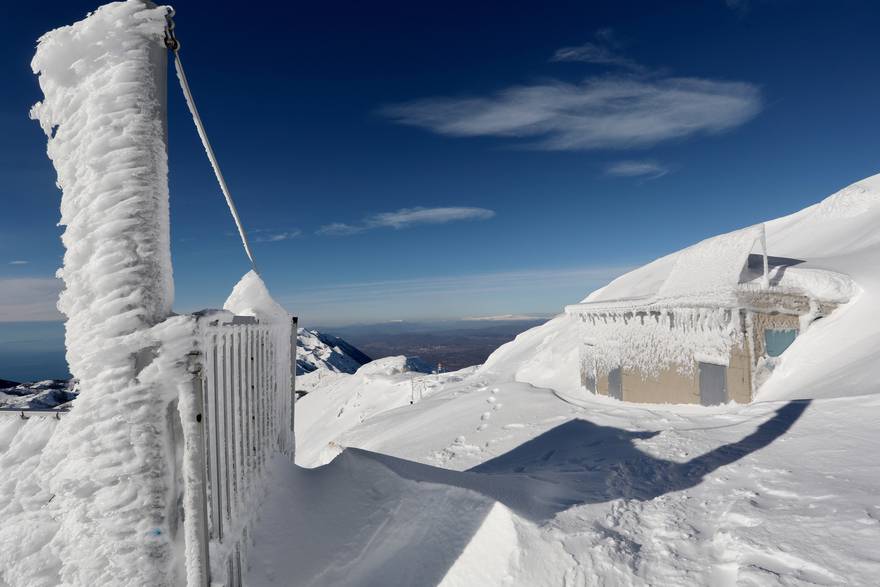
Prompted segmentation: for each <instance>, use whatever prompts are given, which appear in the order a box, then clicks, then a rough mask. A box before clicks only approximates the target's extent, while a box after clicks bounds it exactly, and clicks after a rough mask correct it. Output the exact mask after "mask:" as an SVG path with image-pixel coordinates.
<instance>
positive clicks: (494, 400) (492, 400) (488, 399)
mask: <svg viewBox="0 0 880 587" xmlns="http://www.w3.org/2000/svg"><path fill="white" fill-rule="evenodd" d="M486 401H487V402H489V403H490V404H494V403H495V402H497V401H498V400H497V399H495V397H494V396H493V397H489V398H486Z"/></svg>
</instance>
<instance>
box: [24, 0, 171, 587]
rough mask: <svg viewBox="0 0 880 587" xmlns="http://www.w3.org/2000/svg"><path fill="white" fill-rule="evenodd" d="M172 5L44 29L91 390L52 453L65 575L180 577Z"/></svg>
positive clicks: (40, 53) (69, 334)
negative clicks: (168, 34) (172, 327)
mask: <svg viewBox="0 0 880 587" xmlns="http://www.w3.org/2000/svg"><path fill="white" fill-rule="evenodd" d="M165 15H166V9H165V8H163V7H156V5H155V4H153V3H151V2H147V1H145V0H127V1H125V2H117V3H113V4H108V5H106V6H102V7H101V8H99V9H97V10H96V11H95V12H93V13H91V14H90V15H89V16H88V17H87V18H85V19H84V20H82V21H80V22H77V23H75V24H73V25H70V26H65V27H62V28H59V29H56V30H54V31H51V32H49V33H47V34H46V35H44V36H43V37H42V38H41V39H40V41H39V45H38V48H37V52H36V55H35V56H34V59H33V62H32V68H33V70H34V73H36V74H37V75H38V76H39V83H40V88H41V89H42V91H43V94H44V99H43V100H42V102H39V103H37V104H36V105H34V107H33V109H32V111H31V116H32V118H34V119H36V120H38V121H39V123H40V126H41V127H42V129H43V131H44V132H45V133H46V136H47V138H48V154H49V158H50V159H51V160H52V163H53V164H54V166H55V170H56V172H57V184H58V186H59V188H61V190H62V198H61V220H60V224H61V225H62V226H64V227H65V230H64V234H63V236H62V241H63V243H64V246H65V248H66V252H65V255H64V265H63V267H62V268H61V269H60V270H59V272H58V274H59V276H60V277H61V278H62V279H63V280H64V291H63V292H62V294H61V297H60V300H59V303H58V307H59V309H60V310H61V311H62V312H63V313H64V314H65V316H66V317H67V321H66V326H65V328H66V347H67V360H68V363H69V366H70V372H71V373H72V375H73V377H74V378H76V379H77V381H78V386H79V389H80V397H79V399H77V401H76V404H75V406H74V408H73V410H72V411H71V414H70V417H69V418H66V419H65V420H64V421H62V422H61V424H59V430H58V433H57V434H56V435H55V436H54V437H53V439H52V442H51V443H50V445H49V446H48V447H47V454H46V455H44V460H45V461H47V462H49V461H52V460H53V459H55V460H57V463H56V464H55V465H54V467H55V469H54V470H53V475H52V477H51V485H50V487H49V488H48V491H50V492H52V493H54V494H55V495H56V497H55V499H54V500H53V501H52V503H51V505H50V506H49V507H50V508H51V509H52V510H53V512H54V513H53V516H54V517H55V518H56V519H57V520H58V525H59V528H58V535H59V537H56V540H59V541H61V543H62V544H64V552H63V556H62V557H61V567H60V570H59V578H60V582H63V583H66V584H80V585H105V584H117V585H122V584H152V585H159V584H169V583H170V582H171V572H172V571H171V562H170V561H171V560H172V556H171V545H172V544H173V543H172V540H173V536H170V534H172V533H173V528H174V526H175V524H174V523H173V521H170V520H171V518H173V517H174V516H175V515H176V511H175V510H174V508H173V506H171V505H169V504H170V503H171V501H172V492H173V490H174V485H173V483H174V481H173V475H172V474H171V473H170V472H169V467H170V465H169V461H171V462H173V458H170V457H169V455H168V450H169V448H168V438H169V434H168V430H169V429H168V423H169V421H168V419H167V418H168V406H169V402H170V401H172V399H173V398H175V397H176V390H175V389H173V388H174V386H173V384H171V383H168V381H170V379H168V378H167V375H166V378H165V379H162V375H161V374H160V373H158V371H160V370H161V369H160V368H159V367H158V366H157V365H156V364H155V363H156V358H157V357H158V356H160V353H161V347H160V345H158V344H157V343H156V342H155V338H154V336H153V333H152V332H151V330H150V329H151V327H153V326H155V325H157V324H159V323H160V322H162V321H163V320H165V319H166V318H167V317H168V315H169V313H170V309H171V303H172V297H173V287H172V275H171V254H170V246H169V215H168V182H167V171H168V165H167V153H166V118H165V117H166V77H167V74H166V67H167V55H166V49H165V47H164V45H163V37H164V29H165ZM163 381H164V382H165V383H166V385H163ZM169 387H170V388H171V389H170V390H169V389H168V388H169ZM47 466H48V465H47Z"/></svg>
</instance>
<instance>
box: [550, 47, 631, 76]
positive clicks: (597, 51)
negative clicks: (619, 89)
mask: <svg viewBox="0 0 880 587" xmlns="http://www.w3.org/2000/svg"><path fill="white" fill-rule="evenodd" d="M550 61H576V62H581V63H594V64H596V65H611V66H614V67H622V68H624V69H629V70H630V71H634V72H639V73H642V72H645V71H647V68H646V67H644V66H643V65H640V64H639V63H636V62H635V61H633V60H632V59H630V58H628V57H625V56H623V55H621V54H619V53H617V52H616V51H614V50H612V49H609V48H608V47H605V46H603V45H599V44H597V43H584V44H583V45H578V46H577V47H562V48H561V49H557V50H556V53H554V54H553V57H552V58H551V59H550Z"/></svg>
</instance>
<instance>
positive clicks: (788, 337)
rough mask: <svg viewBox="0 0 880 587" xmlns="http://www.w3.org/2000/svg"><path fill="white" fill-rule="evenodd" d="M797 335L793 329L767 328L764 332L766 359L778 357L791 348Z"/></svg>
mask: <svg viewBox="0 0 880 587" xmlns="http://www.w3.org/2000/svg"><path fill="white" fill-rule="evenodd" d="M797 335H798V331H797V329H794V328H791V329H786V330H782V329H775V328H768V329H767V330H765V331H764V352H765V353H766V354H767V356H768V357H778V356H779V355H781V354H782V353H784V352H785V349H787V348H788V347H790V346H791V343H793V342H794V339H795V338H797Z"/></svg>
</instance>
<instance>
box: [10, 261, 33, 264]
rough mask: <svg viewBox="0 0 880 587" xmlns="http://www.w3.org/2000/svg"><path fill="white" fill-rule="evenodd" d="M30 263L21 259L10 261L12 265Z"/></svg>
mask: <svg viewBox="0 0 880 587" xmlns="http://www.w3.org/2000/svg"><path fill="white" fill-rule="evenodd" d="M28 263H30V261H20V260H19V261H10V262H9V264H10V265H27V264H28Z"/></svg>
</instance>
